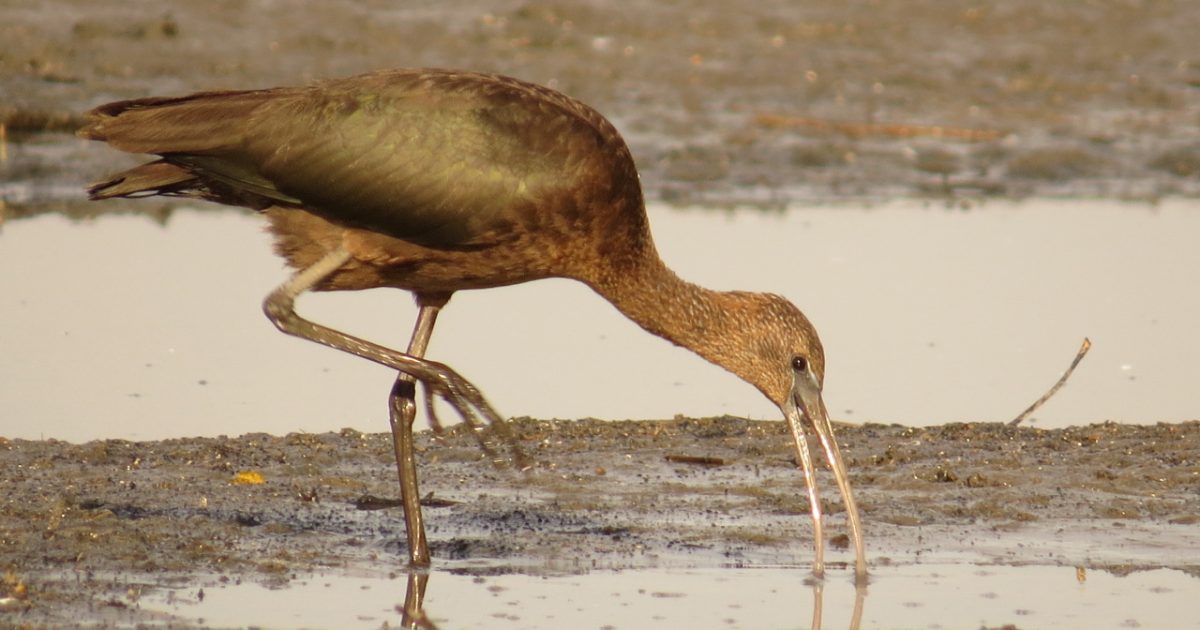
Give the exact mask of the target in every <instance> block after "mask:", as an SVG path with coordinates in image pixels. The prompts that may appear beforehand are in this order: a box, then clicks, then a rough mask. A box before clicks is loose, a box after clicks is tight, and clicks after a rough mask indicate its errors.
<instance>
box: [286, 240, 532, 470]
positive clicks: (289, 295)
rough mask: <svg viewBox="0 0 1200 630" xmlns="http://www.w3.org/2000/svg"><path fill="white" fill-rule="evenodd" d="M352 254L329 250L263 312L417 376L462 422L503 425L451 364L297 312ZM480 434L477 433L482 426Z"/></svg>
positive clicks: (297, 331)
mask: <svg viewBox="0 0 1200 630" xmlns="http://www.w3.org/2000/svg"><path fill="white" fill-rule="evenodd" d="M350 258H351V257H350V253H349V252H347V251H346V250H344V249H338V250H335V251H332V252H330V253H328V254H326V255H325V256H324V257H323V258H321V259H320V260H318V261H317V262H315V263H313V264H312V265H311V266H309V267H307V268H305V269H302V270H300V271H298V272H297V273H296V274H295V275H294V276H292V277H291V279H289V280H288V281H287V282H284V283H283V284H281V285H279V287H278V288H276V289H275V290H274V291H272V292H271V294H270V295H268V296H267V299H266V300H264V301H263V312H265V313H266V314H267V317H268V318H270V320H271V321H272V322H273V323H274V324H275V326H276V327H277V328H279V330H282V331H283V332H285V333H287V334H289V335H295V336H297V337H302V338H304V339H308V340H310V341H315V342H317V343H320V344H322V345H326V346H329V347H331V348H336V349H338V350H341V351H343V352H349V353H350V354H353V355H356V356H360V357H363V358H364V359H370V360H371V361H374V362H376V363H379V364H381V365H385V366H387V367H389V368H392V369H393V370H397V371H400V372H404V373H405V374H409V375H411V376H413V377H414V378H415V379H416V380H418V381H421V382H422V383H424V384H425V386H426V387H427V388H429V391H431V392H432V393H433V394H434V395H437V396H440V397H442V398H443V399H445V400H446V402H448V403H450V405H451V406H453V407H454V410H455V411H457V412H458V415H459V416H460V417H462V419H463V421H464V422H466V423H467V424H468V425H469V426H471V427H474V428H476V429H478V428H481V427H483V426H486V425H491V426H494V427H502V426H503V421H502V420H501V418H500V414H498V413H496V411H495V409H493V408H492V406H491V405H490V404H488V402H487V400H485V399H484V397H483V395H482V394H480V393H479V390H478V389H476V388H475V386H474V385H472V384H471V383H470V382H469V381H467V380H466V379H464V378H463V377H462V376H460V375H459V374H458V373H457V372H455V371H454V370H452V369H450V368H449V367H447V366H446V365H443V364H441V363H437V362H436V361H429V360H426V359H422V358H418V357H413V356H409V355H407V354H404V353H402V352H397V351H395V350H391V349H389V348H385V347H383V346H380V345H378V344H374V343H371V342H369V341H364V340H362V339H359V338H357V337H353V336H350V335H347V334H346V333H343V332H340V331H337V330H333V329H332V328H328V327H326V326H321V325H320V324H314V323H313V322H310V321H308V320H307V319H304V318H302V317H300V316H299V315H297V314H296V310H295V301H296V296H298V295H300V294H301V293H303V292H304V291H307V290H308V289H311V288H312V287H313V286H315V285H316V284H317V283H319V282H321V280H323V279H325V278H327V277H329V276H330V275H331V274H332V273H333V272H335V271H337V270H338V269H339V268H341V266H342V265H344V264H346V263H347V262H348V261H349V260H350ZM501 430H502V429H501ZM476 433H477V434H478V433H479V431H476ZM481 439H482V438H481ZM515 455H516V449H515V445H514V456H515Z"/></svg>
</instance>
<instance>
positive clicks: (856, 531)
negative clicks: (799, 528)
mask: <svg viewBox="0 0 1200 630" xmlns="http://www.w3.org/2000/svg"><path fill="white" fill-rule="evenodd" d="M783 414H784V417H786V418H787V422H788V426H789V427H790V428H791V430H792V439H793V440H795V442H796V452H797V454H798V455H799V457H800V465H801V466H802V467H803V468H804V483H805V486H806V487H807V489H808V500H809V504H810V505H811V506H812V519H813V539H814V544H815V547H816V549H815V552H816V559H815V561H814V563H813V573H815V574H816V575H817V576H818V577H821V576H822V575H824V572H825V538H824V535H823V534H824V532H823V526H822V517H821V501H820V496H819V492H818V490H817V477H816V470H815V468H814V466H813V462H812V454H811V453H810V452H809V449H808V440H807V438H806V435H805V428H804V427H805V425H807V426H810V427H812V428H813V430H814V431H815V432H816V434H817V439H818V440H820V442H821V450H823V451H824V452H825V459H826V461H828V462H829V467H830V468H831V469H833V477H834V479H835V480H836V481H837V485H838V490H839V491H840V492H841V493H842V500H843V501H844V502H845V503H846V514H847V516H848V517H849V519H850V538H851V539H852V540H853V541H854V555H855V558H854V575H855V579H856V581H858V582H859V583H860V584H861V583H864V582H865V581H866V577H867V560H866V552H865V551H864V549H863V539H862V521H861V520H860V519H859V516H858V505H857V504H856V503H855V502H854V493H853V492H852V491H851V490H850V479H849V478H848V477H847V474H846V464H845V463H844V462H843V460H842V452H841V450H840V449H838V443H837V439H836V438H835V437H834V435H833V423H831V422H830V421H829V414H828V412H826V410H825V401H824V400H822V398H821V386H820V384H819V383H817V382H816V379H815V378H814V377H812V376H811V374H798V375H797V376H796V378H795V381H794V383H793V384H792V392H791V396H789V397H788V401H787V404H786V405H784V409H783Z"/></svg>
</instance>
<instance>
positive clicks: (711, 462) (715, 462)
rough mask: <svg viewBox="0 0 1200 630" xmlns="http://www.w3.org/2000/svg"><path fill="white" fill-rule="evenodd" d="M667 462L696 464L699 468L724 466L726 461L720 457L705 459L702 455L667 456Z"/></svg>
mask: <svg viewBox="0 0 1200 630" xmlns="http://www.w3.org/2000/svg"><path fill="white" fill-rule="evenodd" d="M666 459H667V461H669V462H672V463H675V464H696V465H699V466H724V465H725V460H724V459H721V458H720V457H703V456H700V455H667V457H666Z"/></svg>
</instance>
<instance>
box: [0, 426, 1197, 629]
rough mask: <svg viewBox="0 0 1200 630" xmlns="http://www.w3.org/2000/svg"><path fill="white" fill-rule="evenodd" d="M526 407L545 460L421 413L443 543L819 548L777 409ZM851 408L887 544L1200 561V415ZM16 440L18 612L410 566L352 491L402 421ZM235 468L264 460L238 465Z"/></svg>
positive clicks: (376, 476)
mask: <svg viewBox="0 0 1200 630" xmlns="http://www.w3.org/2000/svg"><path fill="white" fill-rule="evenodd" d="M509 427H510V428H511V429H512V433H513V434H514V435H515V436H516V440H517V443H518V444H519V445H520V447H521V448H522V450H524V451H525V452H526V453H527V454H529V455H531V456H532V458H533V459H534V461H535V462H536V465H535V466H534V468H533V469H531V470H530V471H528V472H524V473H522V472H518V471H515V470H513V469H510V468H496V467H494V466H492V465H491V464H489V463H488V462H486V461H484V459H483V456H482V454H481V452H480V450H479V448H478V446H477V444H476V443H475V441H474V439H473V438H472V437H471V436H469V435H468V434H467V433H466V432H465V431H463V430H461V429H457V430H451V431H450V432H449V433H448V435H446V436H444V437H441V438H435V437H434V436H433V435H432V434H430V433H429V432H423V433H421V434H420V435H419V439H418V445H419V449H420V450H419V457H420V463H419V466H420V474H421V481H422V484H423V485H422V493H423V494H425V495H426V496H427V499H426V505H427V507H426V518H427V526H428V530H429V536H430V548H431V551H432V553H433V555H434V558H435V564H439V563H440V564H441V565H442V566H447V565H450V566H458V565H463V566H466V565H470V566H474V567H475V569H474V570H475V571H483V572H487V571H501V572H507V571H526V572H534V573H537V572H539V571H556V572H562V571H568V572H586V571H589V570H596V569H629V568H647V567H663V566H673V567H721V566H756V565H757V566H777V565H780V564H784V565H788V564H794V565H795V566H797V571H799V572H803V571H804V570H805V569H804V568H803V567H805V566H808V565H809V563H810V562H811V529H810V523H809V521H808V518H807V511H808V506H807V501H806V499H805V498H804V494H803V483H802V477H801V476H800V472H799V471H798V470H797V469H796V467H795V464H794V462H793V454H792V449H791V448H790V441H789V438H788V436H787V434H786V429H785V427H784V425H783V423H781V422H762V421H748V420H744V419H739V418H733V417H720V418H708V419H684V418H680V419H675V420H665V421H623V422H608V421H596V420H584V421H541V420H532V419H517V420H513V421H510V423H509ZM839 431H840V435H839V437H840V440H841V441H842V444H843V448H844V451H845V455H846V458H847V462H848V464H849V468H850V472H851V478H852V482H853V484H854V488H855V491H856V493H857V496H858V499H859V502H860V505H861V508H862V511H863V517H864V519H865V523H866V529H867V541H868V548H869V555H870V561H871V563H872V564H875V565H879V564H893V565H894V564H907V563H915V562H916V563H919V562H936V561H946V562H956V563H957V562H969V563H978V564H1015V565H1025V564H1052V565H1061V566H1081V567H1085V568H1087V569H1091V570H1105V571H1111V572H1114V573H1116V574H1118V575H1120V574H1126V573H1129V572H1133V571H1139V570H1149V569H1157V568H1173V569H1179V570H1182V571H1185V572H1188V573H1189V574H1191V575H1194V576H1197V577H1200V563H1197V561H1196V558H1195V557H1194V556H1193V555H1192V554H1187V553H1180V552H1179V550H1181V549H1189V548H1190V549H1195V548H1197V547H1198V546H1200V531H1198V530H1200V528H1198V527H1197V525H1198V524H1200V461H1198V460H1197V459H1196V453H1200V422H1185V423H1178V424H1158V425H1155V426H1130V425H1121V424H1114V423H1106V424H1097V425H1089V426H1082V427H1072V428H1068V429H1062V430H1042V429H1036V428H1012V427H1008V426H1006V425H1002V424H996V423H970V424H951V425H945V426H938V427H929V428H910V427H903V426H898V425H875V424H867V425H862V426H849V425H847V426H842V427H840V428H839ZM0 452H2V457H3V460H4V462H5V468H6V470H7V471H8V473H7V475H8V481H7V482H6V483H5V484H3V490H0V493H2V496H3V501H2V502H0V506H2V508H0V532H3V537H2V538H0V550H2V552H3V554H2V556H0V562H2V563H3V569H4V570H5V571H8V572H9V573H10V575H9V577H8V578H7V579H6V580H7V581H6V586H4V587H3V588H5V589H6V591H7V592H6V593H4V594H2V595H0V597H4V596H8V597H10V598H11V599H10V600H7V601H8V602H9V603H8V604H7V610H6V612H4V613H3V614H4V619H3V621H4V622H6V623H8V622H11V623H16V624H18V625H20V624H30V625H33V626H39V625H50V626H56V625H61V624H67V623H69V622H70V620H71V619H77V618H80V616H85V617H86V618H88V619H93V620H96V621H97V622H101V621H106V622H111V623H136V622H138V621H139V620H141V621H146V620H148V619H150V618H152V617H151V616H150V613H143V612H141V611H140V609H139V608H138V606H137V605H136V604H137V602H136V599H137V597H140V596H141V595H142V594H143V593H148V592H151V591H153V590H154V589H155V588H165V587H166V585H168V584H170V585H178V584H181V583H183V584H187V583H200V582H201V581H203V580H216V581H217V582H218V583H219V582H230V581H233V582H240V581H256V582H261V583H264V584H270V585H275V586H282V585H286V584H287V583H288V582H289V581H290V580H292V579H295V578H296V577H303V576H305V575H307V574H309V573H311V572H313V571H323V570H338V571H363V570H367V571H374V572H386V571H395V572H397V573H402V569H403V565H404V562H405V558H406V551H405V548H404V543H403V542H402V540H403V531H404V530H403V521H402V517H401V515H400V513H399V511H398V510H396V509H385V510H360V509H357V508H356V503H358V502H360V501H362V499H363V498H364V497H380V498H388V497H394V496H395V493H396V484H395V481H394V474H395V472H394V465H393V463H392V460H391V457H392V455H391V443H390V436H389V435H387V434H376V433H360V432H358V431H354V430H351V429H346V430H343V431H341V432H337V433H324V434H290V435H286V436H270V435H264V434H249V435H244V436H240V437H237V438H228V437H217V438H188V439H178V440H163V441H154V442H128V441H123V440H106V441H97V442H89V443H86V444H70V443H67V442H62V441H57V440H47V441H25V440H3V441H0ZM239 473H257V474H259V475H261V477H262V480H263V482H262V483H243V482H242V481H244V480H245V475H240V476H239ZM821 476H822V479H821V481H822V484H823V487H824V488H825V490H826V492H825V495H824V502H825V504H826V505H825V507H826V510H827V513H828V515H829V516H828V517H827V519H828V524H827V528H826V529H827V535H828V536H830V542H831V543H832V544H833V548H832V549H831V552H832V556H831V558H830V559H831V561H832V562H831V567H833V570H835V571H837V570H845V563H846V562H847V561H848V560H850V559H851V554H850V552H849V551H848V550H846V549H845V532H844V526H845V523H844V520H843V519H842V512H841V503H840V500H839V498H838V497H837V495H836V492H834V491H833V490H832V488H833V484H832V479H831V478H830V477H829V476H828V474H827V472H826V471H822V472H821ZM1034 550H1037V551H1034ZM481 565H486V566H487V567H490V568H488V569H480V568H479V566H481ZM131 583H136V584H137V585H139V586H138V588H137V589H136V596H135V592H134V591H133V590H131V589H130V587H129V585H130V584H131ZM18 585H20V588H21V590H20V592H18V591H17V586H18ZM139 615H141V616H139Z"/></svg>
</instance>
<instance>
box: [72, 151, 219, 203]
mask: <svg viewBox="0 0 1200 630" xmlns="http://www.w3.org/2000/svg"><path fill="white" fill-rule="evenodd" d="M197 183H198V182H197V178H196V176H195V175H193V174H191V173H190V172H188V171H187V170H186V169H184V168H181V167H179V166H176V165H174V164H170V163H168V162H165V161H163V160H156V161H154V162H147V163H146V164H142V165H141V166H135V167H134V168H131V169H129V170H127V171H122V172H120V173H117V174H116V175H113V176H111V177H109V178H107V179H105V180H103V181H99V182H96V183H94V184H91V185H89V186H88V188H87V192H88V198H89V199H112V198H114V197H149V196H152V195H170V194H174V193H181V192H183V191H185V190H187V189H190V188H193V187H195V185H196V184H197Z"/></svg>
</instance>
